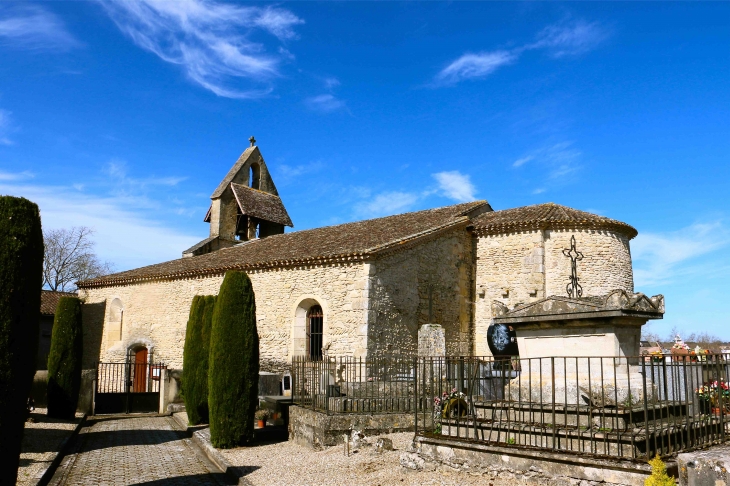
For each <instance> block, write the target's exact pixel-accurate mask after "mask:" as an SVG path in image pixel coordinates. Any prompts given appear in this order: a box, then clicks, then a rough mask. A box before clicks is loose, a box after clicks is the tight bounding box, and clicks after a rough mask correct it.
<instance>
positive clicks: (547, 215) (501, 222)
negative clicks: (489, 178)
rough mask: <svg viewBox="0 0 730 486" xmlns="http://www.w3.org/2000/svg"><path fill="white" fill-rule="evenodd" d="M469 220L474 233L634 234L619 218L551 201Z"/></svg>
mask: <svg viewBox="0 0 730 486" xmlns="http://www.w3.org/2000/svg"><path fill="white" fill-rule="evenodd" d="M472 223H473V225H474V232H475V233H476V234H478V235H487V234H498V233H511V232H514V231H524V230H534V229H545V228H550V229H560V228H592V229H610V230H613V231H617V232H619V233H622V234H625V235H626V236H628V237H629V239H631V238H634V237H635V236H636V235H637V234H638V232H637V231H636V229H635V228H634V227H633V226H630V225H628V224H626V223H623V222H621V221H617V220H615V219H610V218H606V217H604V216H598V215H596V214H592V213H587V212H585V211H579V210H577V209H573V208H569V207H567V206H561V205H559V204H555V203H545V204H536V205H533V206H522V207H519V208H513V209H503V210H500V211H492V212H489V213H484V214H481V215H479V216H477V217H476V218H474V219H473V221H472Z"/></svg>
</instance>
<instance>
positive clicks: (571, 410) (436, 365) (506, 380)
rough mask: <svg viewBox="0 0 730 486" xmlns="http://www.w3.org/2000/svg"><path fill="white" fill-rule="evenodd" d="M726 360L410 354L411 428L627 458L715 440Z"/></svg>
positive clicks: (725, 400) (725, 395) (720, 434)
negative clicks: (412, 376)
mask: <svg viewBox="0 0 730 486" xmlns="http://www.w3.org/2000/svg"><path fill="white" fill-rule="evenodd" d="M728 358H729V357H728V356H723V355H703V356H681V357H680V356H652V357H647V356H642V357H634V358H630V357H629V358H627V357H615V358H612V357H608V358H607V357H569V358H566V357H553V358H533V359H518V358H517V359H509V360H495V359H494V358H492V357H459V358H450V357H447V358H418V359H417V366H415V367H414V371H415V375H416V377H415V384H414V386H413V388H414V391H415V395H416V400H415V402H416V403H419V404H422V406H420V407H419V408H418V409H417V410H414V413H415V429H416V435H420V436H424V437H440V438H448V439H456V440H463V441H474V442H479V443H485V444H494V445H500V446H515V447H522V448H535V449H541V450H551V451H559V452H561V453H563V452H568V453H570V452H572V453H578V454H591V455H596V456H604V457H605V456H608V457H621V458H629V459H646V458H649V457H653V456H654V455H655V454H659V455H661V456H668V455H672V454H675V453H677V452H680V451H686V450H691V449H695V448H698V447H704V446H707V445H710V444H716V443H721V442H724V441H725V438H726V433H728V432H730V390H729V389H728V386H727V384H726V380H727V377H728V376H729V375H730V373H729V371H730V359H728Z"/></svg>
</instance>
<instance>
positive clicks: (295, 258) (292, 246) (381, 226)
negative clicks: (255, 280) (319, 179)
mask: <svg viewBox="0 0 730 486" xmlns="http://www.w3.org/2000/svg"><path fill="white" fill-rule="evenodd" d="M485 209H486V210H491V208H490V207H489V204H487V202H486V201H474V202H470V203H464V204H457V205H454V206H446V207H443V208H437V209H429V210H426V211H417V212H413V213H405V214H398V215H395V216H388V217H385V218H377V219H370V220H366V221H358V222H355V223H347V224H341V225H337V226H326V227H323V228H316V229H311V230H305V231H294V232H291V233H285V234H281V235H274V236H268V237H266V238H262V239H260V240H251V241H247V242H244V243H241V244H239V245H236V246H234V247H232V248H225V249H222V250H218V251H216V252H213V253H208V254H205V255H200V256H195V257H188V258H181V259H179V260H172V261H169V262H165V263H159V264H156V265H150V266H147V267H142V268H137V269H135V270H129V271H126V272H121V273H116V274H112V275H107V276H104V277H99V278H96V279H91V280H87V281H85V282H79V284H78V286H79V287H80V288H90V287H102V286H107V285H117V284H126V283H131V282H138V281H144V280H158V279H171V278H186V277H192V276H196V275H206V274H207V275H211V274H217V273H222V272H224V271H226V270H231V269H239V270H255V269H259V268H276V267H288V266H294V265H302V264H313V263H336V262H347V261H358V260H360V261H361V260H365V259H367V258H370V257H372V256H374V255H376V254H381V253H384V252H388V251H392V250H396V249H400V248H405V247H407V246H408V244H410V243H413V242H416V241H420V240H421V239H422V238H427V237H430V236H433V235H435V234H438V233H440V232H441V231H445V230H448V229H450V228H454V227H458V226H464V227H466V226H467V225H468V224H469V221H470V220H469V217H468V215H469V214H470V213H474V212H477V211H478V210H485Z"/></svg>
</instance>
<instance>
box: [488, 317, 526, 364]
mask: <svg viewBox="0 0 730 486" xmlns="http://www.w3.org/2000/svg"><path fill="white" fill-rule="evenodd" d="M487 344H488V345H489V350H490V351H491V352H492V355H494V356H495V357H497V356H500V357H501V356H518V355H519V354H520V352H519V350H518V349H517V333H516V332H515V330H514V329H512V326H508V325H506V324H492V325H491V326H489V329H487Z"/></svg>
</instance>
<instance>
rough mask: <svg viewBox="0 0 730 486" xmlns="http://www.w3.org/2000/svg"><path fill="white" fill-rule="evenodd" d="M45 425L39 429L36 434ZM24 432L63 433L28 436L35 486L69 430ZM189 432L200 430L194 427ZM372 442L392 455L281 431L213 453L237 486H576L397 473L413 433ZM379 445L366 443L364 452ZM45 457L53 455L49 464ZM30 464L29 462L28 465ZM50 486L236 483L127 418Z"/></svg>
mask: <svg viewBox="0 0 730 486" xmlns="http://www.w3.org/2000/svg"><path fill="white" fill-rule="evenodd" d="M39 412H45V411H44V410H39ZM37 415H40V413H39V414H37ZM78 419H80V417H79V418H77V420H78ZM44 424H46V425H45V427H46V428H45V429H43V428H41V426H43V425H44ZM48 424H51V425H48ZM28 426H29V427H26V433H28V431H36V430H63V431H64V432H65V433H64V434H60V433H56V434H52V433H51V434H49V433H47V432H44V433H45V434H46V435H45V436H44V437H45V439H40V436H39V435H37V434H36V433H30V434H28V441H29V443H30V442H31V441H33V443H34V444H35V445H34V447H35V449H33V450H35V451H36V452H33V453H30V452H27V453H26V452H24V454H23V456H22V458H21V461H22V462H24V465H23V466H24V467H23V468H22V469H21V473H20V474H19V481H18V484H22V485H31V484H38V481H39V479H40V476H39V474H38V472H39V471H40V474H42V471H43V470H44V468H45V467H47V466H48V464H50V461H51V460H52V459H53V457H52V456H53V454H51V451H50V450H46V449H50V448H51V447H50V445H51V444H53V443H58V442H60V441H62V440H63V438H65V437H67V436H68V434H69V430H70V428H72V427H74V426H75V424H73V423H63V424H61V422H60V421H59V422H51V421H47V422H43V421H42V420H39V421H38V422H37V423H35V424H28ZM53 427H56V428H53ZM64 427H65V428H64ZM193 429H194V430H199V429H200V427H195V428H193ZM378 437H386V438H389V439H391V440H392V441H393V448H394V450H391V451H384V452H382V453H379V454H376V453H375V452H374V448H373V447H372V445H367V446H363V447H362V448H360V449H359V450H358V451H356V452H352V453H350V455H349V456H345V454H344V452H343V448H342V447H337V446H334V447H328V448H324V449H322V450H318V451H317V450H313V449H311V448H308V447H305V446H301V445H298V444H295V443H294V442H291V441H288V440H286V431H285V430H284V431H283V435H282V437H281V438H279V439H278V440H277V439H275V440H270V441H258V442H255V443H254V444H253V445H251V446H247V447H238V448H235V449H229V450H218V453H219V454H221V455H223V457H224V458H225V459H226V460H227V461H228V462H229V463H230V464H231V466H232V467H233V469H234V470H235V471H236V472H237V475H240V476H242V477H241V479H240V481H239V483H238V484H246V485H252V486H259V485H261V486H264V485H265V486H271V485H287V486H288V485H342V484H357V485H382V486H386V485H387V486H393V485H414V486H415V485H423V486H427V485H466V486H471V485H491V486H508V485H514V484H535V485H537V484H541V485H549V486H568V485H572V484H578V483H577V482H576V481H575V480H573V481H570V480H568V479H565V480H560V479H550V480H547V479H544V478H542V479H541V478H537V477H534V478H530V476H531V475H532V476H534V475H535V474H534V473H532V474H531V473H530V472H528V471H510V470H507V469H505V470H503V471H499V472H497V471H492V472H472V473H470V472H464V471H458V470H455V469H452V468H450V467H448V466H441V467H439V468H436V467H432V468H431V469H430V470H429V469H426V470H422V471H413V470H410V469H406V468H404V467H402V466H401V465H400V457H401V454H403V453H404V452H405V451H406V450H407V448H408V445H409V444H410V443H411V441H412V440H413V433H412V432H401V433H394V434H384V435H381V436H378ZM378 437H369V442H370V444H372V443H374V442H375V440H376V439H377V438H378ZM44 440H48V441H50V442H44ZM53 441H55V442H53ZM44 445H45V447H44ZM29 454H36V455H34V456H31V455H29ZM44 454H45V455H44ZM48 454H51V457H50V459H49V458H48V457H47V455H48ZM31 458H34V459H32V461H33V462H32V464H31ZM34 465H35V466H34ZM49 484H51V485H53V486H56V485H58V486H60V485H69V486H70V485H87V484H88V485H111V484H113V485H129V486H131V485H143V484H144V485H155V486H163V485H164V486H173V485H222V484H235V483H234V482H232V481H231V479H230V477H229V476H226V475H225V474H223V473H222V472H221V471H220V470H219V469H218V468H217V466H215V464H213V463H212V462H211V461H210V460H208V458H207V457H206V456H205V454H204V453H202V451H201V450H200V449H198V448H197V447H196V445H195V444H193V441H192V440H191V439H190V438H189V436H188V434H187V433H186V432H185V431H184V430H182V429H181V428H180V427H179V425H178V424H177V423H176V421H175V420H173V419H172V418H171V417H169V416H157V415H147V416H144V415H142V416H140V415H130V416H108V417H102V416H97V417H93V418H90V419H89V420H88V421H87V422H86V423H85V424H84V426H83V428H82V430H81V432H80V433H79V434H78V435H77V436H76V438H75V439H74V442H73V444H72V446H71V448H70V451H69V453H68V455H67V456H66V457H64V458H63V459H62V460H61V464H60V466H59V467H58V469H57V470H56V471H55V474H54V476H53V478H52V479H51V481H50V483H49Z"/></svg>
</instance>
